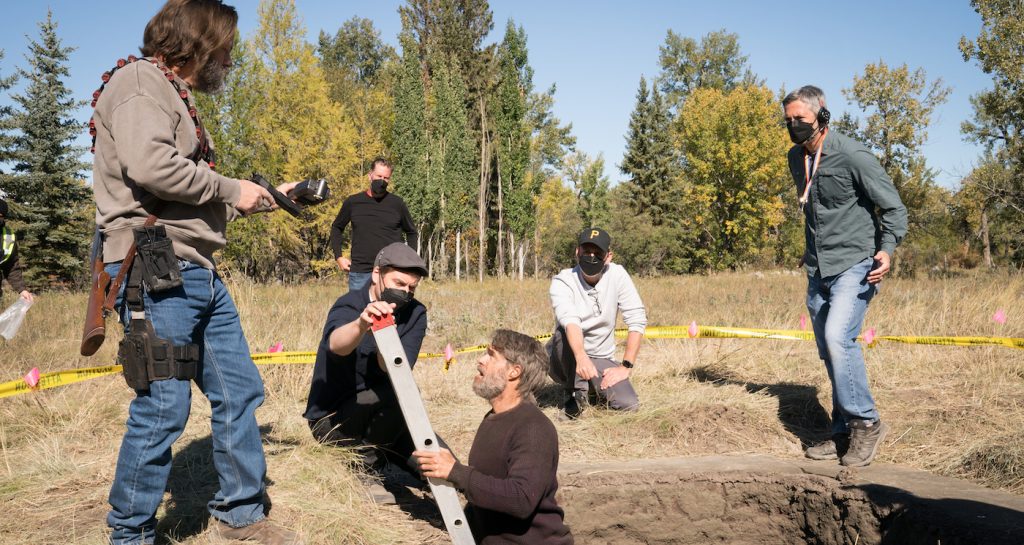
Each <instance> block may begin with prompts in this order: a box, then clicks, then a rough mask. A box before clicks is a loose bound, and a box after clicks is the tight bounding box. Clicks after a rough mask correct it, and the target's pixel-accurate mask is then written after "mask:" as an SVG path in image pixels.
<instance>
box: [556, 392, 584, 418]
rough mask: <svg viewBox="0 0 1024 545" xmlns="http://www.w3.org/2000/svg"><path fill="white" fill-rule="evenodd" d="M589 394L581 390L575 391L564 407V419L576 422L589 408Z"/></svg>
mask: <svg viewBox="0 0 1024 545" xmlns="http://www.w3.org/2000/svg"><path fill="white" fill-rule="evenodd" d="M587 404H588V403H587V394H586V392H582V391H580V390H574V391H573V392H572V395H570V396H569V399H568V400H566V402H565V405H563V406H562V410H563V411H564V417H563V418H564V419H566V420H576V419H577V418H579V417H580V415H581V414H583V411H584V410H585V409H586V408H587Z"/></svg>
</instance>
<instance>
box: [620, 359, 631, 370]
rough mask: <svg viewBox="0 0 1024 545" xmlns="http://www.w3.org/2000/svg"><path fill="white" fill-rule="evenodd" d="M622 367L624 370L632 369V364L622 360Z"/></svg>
mask: <svg viewBox="0 0 1024 545" xmlns="http://www.w3.org/2000/svg"><path fill="white" fill-rule="evenodd" d="M622 366H623V367H625V368H626V369H632V368H633V362H631V361H629V360H622Z"/></svg>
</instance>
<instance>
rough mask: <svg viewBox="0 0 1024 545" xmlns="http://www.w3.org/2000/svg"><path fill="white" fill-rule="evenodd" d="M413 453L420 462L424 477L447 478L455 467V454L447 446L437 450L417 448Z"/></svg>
mask: <svg viewBox="0 0 1024 545" xmlns="http://www.w3.org/2000/svg"><path fill="white" fill-rule="evenodd" d="M412 455H413V456H415V457H416V461H417V462H418V463H419V464H420V473H422V474H423V476H424V477H433V478H435V479H445V480H447V479H448V475H450V474H451V472H452V468H453V467H455V456H453V455H452V453H451V451H450V450H448V449H446V448H443V449H441V450H436V451H431V450H417V451H415V452H413V453H412Z"/></svg>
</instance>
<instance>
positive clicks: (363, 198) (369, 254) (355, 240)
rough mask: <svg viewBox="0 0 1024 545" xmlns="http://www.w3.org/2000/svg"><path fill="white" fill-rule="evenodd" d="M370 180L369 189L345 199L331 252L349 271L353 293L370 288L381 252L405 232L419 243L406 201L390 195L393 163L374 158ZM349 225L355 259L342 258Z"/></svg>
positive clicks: (334, 227) (411, 242)
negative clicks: (371, 274)
mask: <svg viewBox="0 0 1024 545" xmlns="http://www.w3.org/2000/svg"><path fill="white" fill-rule="evenodd" d="M367 178H368V179H369V180H370V186H369V188H368V189H367V190H366V191H360V192H359V193H356V194H355V195H352V196H350V197H349V198H347V199H345V202H344V203H342V205H341V210H340V211H339V212H338V217H337V218H335V219H334V223H333V224H332V225H331V249H332V250H334V259H335V260H336V261H337V262H338V268H339V269H341V270H343V271H346V272H348V289H349V291H354V290H360V289H363V288H364V287H365V286H366V284H367V282H369V281H370V271H372V270H373V260H374V259H375V258H376V257H377V252H379V251H380V250H381V248H383V247H385V246H387V245H388V244H391V243H392V242H402V233H405V242H406V243H407V244H408V245H409V246H410V247H412V248H413V249H415V248H416V246H417V242H418V241H419V235H418V234H417V232H416V226H415V225H414V224H413V221H412V216H411V215H410V214H409V209H408V208H407V207H406V206H405V201H403V200H402V198H401V197H399V196H397V195H395V194H393V193H389V192H388V183H389V182H390V181H391V163H389V162H388V161H387V159H384V158H382V157H378V158H376V159H374V160H373V163H372V164H371V165H370V172H369V174H368V175H367ZM349 223H351V224H352V237H351V238H352V252H351V255H352V257H351V258H348V257H344V256H343V255H342V254H344V250H345V248H344V242H343V240H342V233H343V232H344V231H345V227H346V226H347V225H348V224H349Z"/></svg>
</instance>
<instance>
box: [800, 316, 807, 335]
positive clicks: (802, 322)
mask: <svg viewBox="0 0 1024 545" xmlns="http://www.w3.org/2000/svg"><path fill="white" fill-rule="evenodd" d="M800 330H801V331H807V315H806V314H801V315H800Z"/></svg>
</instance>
